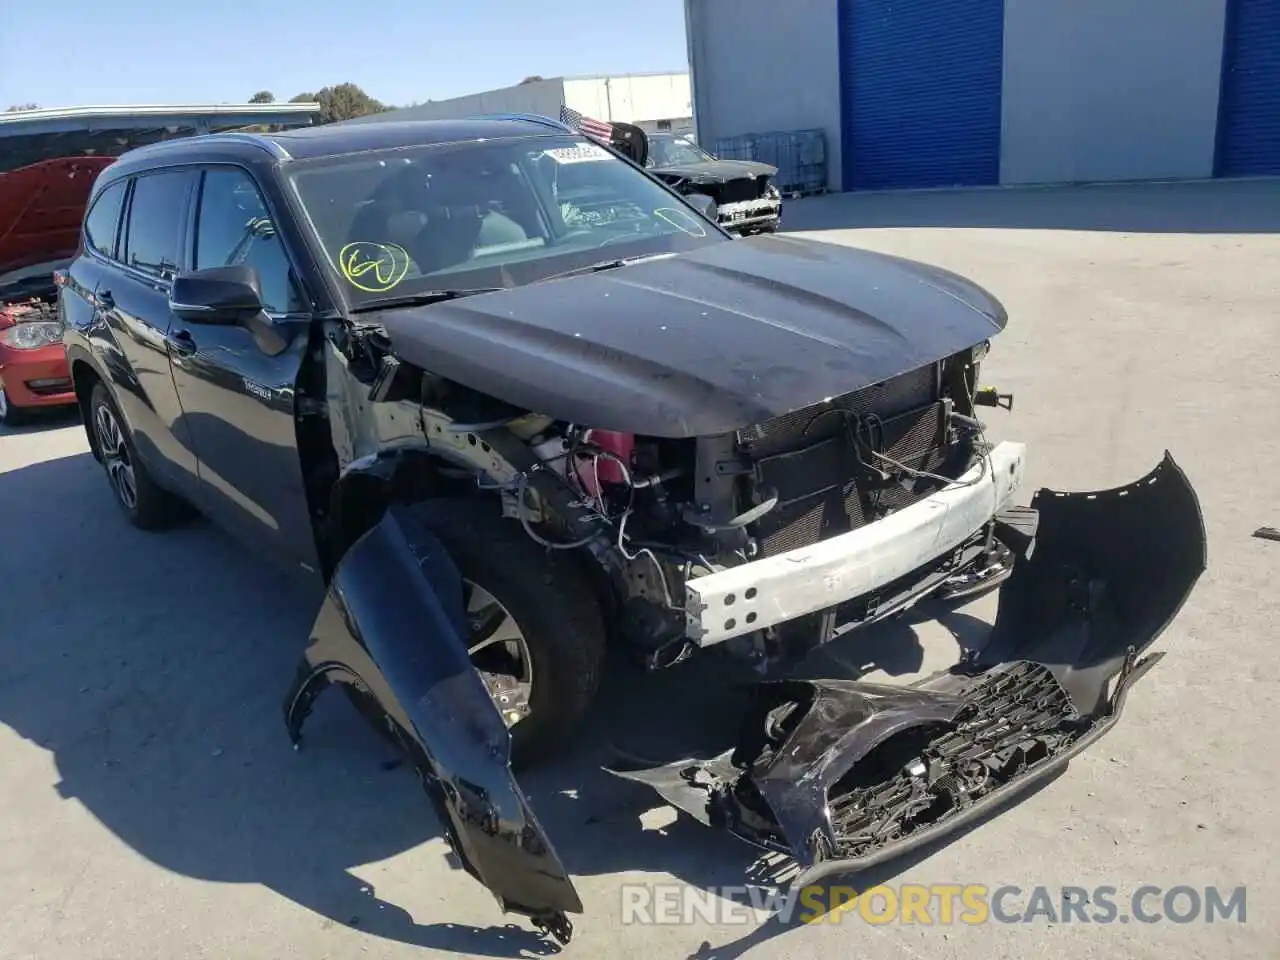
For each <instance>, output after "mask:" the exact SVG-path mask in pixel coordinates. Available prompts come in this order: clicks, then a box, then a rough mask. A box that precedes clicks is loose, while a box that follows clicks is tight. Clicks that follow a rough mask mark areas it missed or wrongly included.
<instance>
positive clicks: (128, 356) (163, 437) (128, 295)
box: [90, 169, 198, 496]
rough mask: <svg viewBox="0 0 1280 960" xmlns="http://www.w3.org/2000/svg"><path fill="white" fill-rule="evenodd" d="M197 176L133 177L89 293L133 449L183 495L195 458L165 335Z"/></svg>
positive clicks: (191, 488) (191, 481) (192, 484)
mask: <svg viewBox="0 0 1280 960" xmlns="http://www.w3.org/2000/svg"><path fill="white" fill-rule="evenodd" d="M195 182H196V171H195V170H192V169H171V170H161V171H157V172H155V173H146V174H140V175H139V176H137V177H134V178H133V180H132V182H131V184H130V187H129V196H128V198H127V200H126V203H127V209H126V213H125V218H124V222H123V226H122V233H121V237H120V242H119V245H118V249H117V251H116V255H117V259H116V260H115V261H114V262H112V263H111V264H109V265H108V266H107V267H106V269H104V270H103V271H102V272H101V274H100V277H99V280H98V283H97V286H96V288H95V290H94V296H93V301H94V310H95V311H96V314H97V321H98V323H100V324H105V325H106V326H107V328H108V329H109V330H110V331H111V337H110V340H109V342H106V343H104V346H103V353H104V356H103V362H104V365H105V366H106V368H107V372H108V374H109V375H110V376H111V379H112V394H113V395H114V397H115V400H116V403H117V405H118V406H119V407H120V412H121V414H122V415H123V416H124V418H125V421H126V422H127V423H128V425H129V428H130V429H131V430H132V431H133V439H134V443H135V444H136V445H137V448H138V452H139V453H140V454H141V455H142V457H143V459H144V460H145V461H146V463H147V465H148V466H149V467H151V468H152V470H153V472H154V473H156V474H157V475H158V476H160V477H162V478H164V480H166V481H167V483H166V485H167V486H169V487H171V488H173V489H174V491H175V492H177V493H181V494H184V495H187V496H192V495H194V493H195V492H196V488H197V482H198V481H197V477H196V458H195V453H194V452H193V450H192V446H191V438H190V436H189V435H188V434H187V432H186V429H185V426H184V424H183V422H182V408H181V407H180V406H179V404H178V395H177V393H176V392H175V391H174V386H173V378H172V377H171V376H170V374H169V359H168V355H167V353H168V351H167V349H166V344H165V337H166V335H167V334H168V332H169V328H170V326H171V325H172V324H173V322H174V317H173V314H172V313H171V312H170V311H169V286H170V284H171V282H172V280H173V277H174V275H175V274H176V273H177V271H178V270H180V269H181V268H182V265H183V264H182V261H183V254H182V251H183V247H184V239H185V233H186V230H185V224H186V222H187V213H188V211H189V209H190V208H189V204H190V202H191V196H192V188H193V187H194V185H195ZM104 199H107V198H106V197H105V194H104ZM96 209H97V205H95V211H96ZM90 226H92V224H90Z"/></svg>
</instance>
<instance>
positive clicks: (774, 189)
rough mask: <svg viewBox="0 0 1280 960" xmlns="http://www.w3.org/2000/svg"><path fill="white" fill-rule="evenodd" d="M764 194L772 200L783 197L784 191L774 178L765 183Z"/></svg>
mask: <svg viewBox="0 0 1280 960" xmlns="http://www.w3.org/2000/svg"><path fill="white" fill-rule="evenodd" d="M764 195H765V196H766V197H768V198H769V199H770V200H781V199H782V191H781V190H779V189H778V185H777V184H776V183H774V182H773V181H772V180H770V181H769V182H768V183H766V184H765V185H764Z"/></svg>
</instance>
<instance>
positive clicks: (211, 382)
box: [168, 167, 320, 572]
mask: <svg viewBox="0 0 1280 960" xmlns="http://www.w3.org/2000/svg"><path fill="white" fill-rule="evenodd" d="M199 176H200V182H199V184H198V185H197V199H196V209H195V217H194V229H193V241H194V243H193V247H192V266H193V268H194V269H197V270H200V269H204V268H208V267H222V266H231V265H236V264H240V265H244V266H250V267H253V268H254V269H255V270H256V271H257V274H258V279H259V282H260V284H261V288H262V300H263V304H264V307H265V315H264V316H262V317H260V318H259V320H260V321H261V323H260V324H258V325H256V326H254V325H251V326H241V325H234V326H222V325H212V324H211V325H203V324H192V323H184V322H183V321H181V320H177V319H175V320H174V325H173V327H172V328H171V329H170V331H169V336H168V348H169V357H170V361H171V363H172V367H173V380H174V384H175V386H176V387H177V390H178V398H179V400H180V401H181V403H182V412H183V422H184V423H185V425H186V428H187V430H188V431H189V433H190V436H191V439H192V443H193V444H194V445H195V451H196V456H197V458H198V461H199V472H200V483H201V498H200V499H201V504H202V506H203V507H204V508H205V510H206V511H207V512H208V513H209V514H210V515H212V516H213V517H214V518H215V519H217V520H219V521H220V522H222V523H223V524H225V525H226V526H227V527H228V528H230V529H231V530H232V531H233V532H235V533H238V534H240V535H241V536H243V537H244V538H246V539H247V540H248V542H249V543H251V544H253V545H254V546H255V547H257V548H261V549H267V550H270V551H271V552H273V553H275V554H276V555H277V556H279V557H280V558H281V559H284V560H286V561H287V562H290V563H293V564H298V565H301V566H302V567H304V568H305V569H307V570H308V571H311V572H318V571H319V569H320V568H319V564H318V562H317V552H316V544H315V538H314V535H313V532H312V525H311V514H310V510H309V509H308V504H307V494H306V488H305V485H304V482H303V476H302V468H301V463H300V460H299V455H298V442H297V432H296V430H295V425H294V424H295V421H294V413H295V399H296V396H295V385H296V382H297V379H298V373H299V370H300V369H301V366H302V362H303V360H304V358H305V356H306V351H307V345H308V340H309V337H310V331H311V319H310V316H309V314H308V311H307V306H306V304H305V302H304V300H303V297H302V296H301V293H300V288H299V286H298V282H297V278H296V273H295V271H294V270H293V269H292V267H291V264H290V261H289V257H288V255H287V254H286V252H285V250H284V247H283V244H282V243H281V242H280V239H279V237H277V236H276V233H275V228H274V226H273V221H272V217H271V214H270V212H269V210H268V208H267V206H266V204H265V202H264V201H263V199H262V193H261V192H260V191H259V189H258V187H257V185H256V184H255V183H254V181H253V178H252V177H251V176H250V175H249V174H248V173H247V172H246V171H245V170H243V169H241V168H239V167H210V168H208V169H205V170H203V171H201V172H200V174H199Z"/></svg>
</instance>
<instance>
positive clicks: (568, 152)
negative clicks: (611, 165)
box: [546, 143, 609, 163]
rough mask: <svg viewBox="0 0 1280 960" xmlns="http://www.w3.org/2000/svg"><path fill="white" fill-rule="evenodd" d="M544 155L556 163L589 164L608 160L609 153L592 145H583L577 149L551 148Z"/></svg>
mask: <svg viewBox="0 0 1280 960" xmlns="http://www.w3.org/2000/svg"><path fill="white" fill-rule="evenodd" d="M546 155H547V156H548V157H550V158H551V159H552V160H554V161H555V162H556V163H590V162H591V161H593V160H608V159H609V151H608V150H606V149H605V148H604V147H597V146H596V145H595V144H594V143H584V144H582V145H581V146H577V147H553V148H552V149H550V150H548V151H546Z"/></svg>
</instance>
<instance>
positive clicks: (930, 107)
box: [784, 0, 1004, 189]
mask: <svg viewBox="0 0 1280 960" xmlns="http://www.w3.org/2000/svg"><path fill="white" fill-rule="evenodd" d="M839 20H840V23H839V37H840V61H841V62H840V73H841V97H842V102H843V110H842V112H843V119H844V125H843V126H844V130H843V145H844V178H843V182H844V186H845V189H849V188H853V189H883V188H890V187H942V186H977V185H986V184H994V183H997V182H999V177H1000V94H1001V76H1002V56H1003V53H1002V47H1003V32H1004V3H1003V0H946V2H938V0H841V3H840V8H839ZM784 62H785V58H784Z"/></svg>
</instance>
